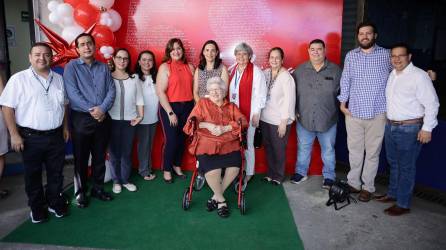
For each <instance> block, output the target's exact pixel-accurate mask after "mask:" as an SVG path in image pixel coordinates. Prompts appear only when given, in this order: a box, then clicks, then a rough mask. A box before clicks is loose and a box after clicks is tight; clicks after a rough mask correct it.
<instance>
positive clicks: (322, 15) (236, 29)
mask: <svg viewBox="0 0 446 250" xmlns="http://www.w3.org/2000/svg"><path fill="white" fill-rule="evenodd" d="M342 5H343V1H342V0H312V1H305V0H244V1H240V0H224V1H219V0H128V1H115V4H114V6H113V9H115V10H116V11H118V12H119V13H120V15H121V17H122V20H123V24H122V26H121V28H120V29H119V30H118V31H117V32H115V37H116V44H117V47H125V48H128V49H129V51H130V53H131V56H132V58H133V59H134V60H135V59H136V57H137V55H138V52H140V51H142V50H146V49H149V50H152V51H153V52H154V53H155V56H156V61H157V63H158V65H159V63H160V61H161V59H162V56H163V53H164V49H165V45H166V43H167V41H168V40H169V39H170V38H173V37H179V38H181V39H182V40H183V43H184V45H185V48H186V54H187V58H188V60H189V61H190V62H192V63H193V64H195V65H196V64H197V63H198V58H199V55H198V53H199V52H200V50H201V47H202V45H203V43H204V42H205V41H206V40H209V39H213V40H215V41H216V42H217V43H218V44H219V47H220V50H221V56H222V59H223V62H224V63H225V64H226V65H227V66H230V65H232V64H233V63H234V62H235V58H234V55H233V50H234V47H235V46H236V45H237V44H238V43H240V42H247V43H248V44H249V45H251V46H252V48H253V50H254V55H255V61H254V63H255V64H257V65H258V66H260V67H263V68H264V67H267V53H268V51H269V49H270V48H272V47H275V46H279V47H281V48H282V49H283V50H284V52H285V58H284V66H285V67H286V68H295V67H296V66H297V65H298V64H300V63H302V62H304V61H306V60H308V53H307V46H308V43H309V41H311V40H313V39H316V38H319V39H322V40H324V41H325V42H326V47H327V57H328V59H329V60H331V61H333V62H335V63H339V62H340V48H341V30H342ZM132 63H133V64H134V63H135V61H133V62H132ZM161 133H162V132H161V130H160V129H159V128H158V130H157V135H156V139H155V144H154V148H153V151H152V156H153V165H154V167H155V168H159V167H160V165H161V148H162V135H161ZM286 155H287V156H286V157H287V159H286V165H287V173H294V164H295V162H296V132H295V126H294V125H293V127H292V132H291V134H290V139H289V143H288V146H287V154H286ZM134 159H135V160H136V157H134ZM183 165H184V167H185V168H186V169H192V168H193V167H194V166H195V164H194V158H193V157H192V156H190V155H188V153H187V152H185V157H184V164H183ZM321 167H322V161H321V159H320V148H319V146H318V144H317V143H316V144H315V150H313V157H312V160H311V167H310V174H320V173H321ZM265 169H266V161H265V154H264V152H263V149H260V150H257V151H256V171H257V172H263V171H265Z"/></svg>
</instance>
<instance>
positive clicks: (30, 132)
mask: <svg viewBox="0 0 446 250" xmlns="http://www.w3.org/2000/svg"><path fill="white" fill-rule="evenodd" d="M18 128H19V130H20V132H22V133H24V134H28V135H52V134H55V133H57V132H59V131H61V130H62V126H60V127H58V128H55V129H50V130H36V129H32V128H27V127H20V126H19V127H18Z"/></svg>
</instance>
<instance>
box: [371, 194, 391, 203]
mask: <svg viewBox="0 0 446 250" xmlns="http://www.w3.org/2000/svg"><path fill="white" fill-rule="evenodd" d="M375 200H376V201H379V202H382V203H391V202H395V201H396V199H395V198H392V197H390V196H387V195H385V196H384V197H381V198H376V199H375Z"/></svg>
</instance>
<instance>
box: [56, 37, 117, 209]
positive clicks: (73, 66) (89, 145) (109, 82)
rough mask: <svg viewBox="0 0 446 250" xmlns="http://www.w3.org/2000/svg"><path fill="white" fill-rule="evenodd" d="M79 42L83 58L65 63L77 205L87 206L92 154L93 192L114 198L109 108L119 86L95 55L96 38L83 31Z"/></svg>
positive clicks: (96, 196)
mask: <svg viewBox="0 0 446 250" xmlns="http://www.w3.org/2000/svg"><path fill="white" fill-rule="evenodd" d="M75 43H76V51H77V52H78V53H79V58H78V59H76V60H71V61H70V62H69V63H68V64H67V65H66V66H65V71H64V83H65V89H66V91H67V96H68V99H69V101H70V106H71V107H70V108H71V117H70V118H71V119H70V121H71V131H72V137H73V147H74V165H75V170H74V173H75V175H74V183H75V198H76V204H77V206H78V207H80V208H84V207H86V206H88V199H87V197H86V193H87V191H88V188H87V173H88V161H89V157H90V154H91V173H92V177H93V188H92V190H91V193H90V195H91V197H94V198H97V199H99V200H103V201H109V200H112V196H111V195H110V194H109V193H108V192H105V191H104V188H103V186H104V175H105V154H106V149H107V144H108V139H109V138H110V125H111V119H110V116H109V115H108V113H107V112H108V110H109V109H110V108H111V107H112V105H113V102H114V100H115V95H116V90H115V85H114V83H113V79H112V77H111V74H110V70H109V69H108V66H107V65H106V64H104V63H102V62H99V61H97V60H95V58H94V54H95V49H96V46H95V41H94V38H93V37H92V36H91V35H90V34H86V33H83V34H80V35H79V36H78V37H77V38H76V39H75Z"/></svg>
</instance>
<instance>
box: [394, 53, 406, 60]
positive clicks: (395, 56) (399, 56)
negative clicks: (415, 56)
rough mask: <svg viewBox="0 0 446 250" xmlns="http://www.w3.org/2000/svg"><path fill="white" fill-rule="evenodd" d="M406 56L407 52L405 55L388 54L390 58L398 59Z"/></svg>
mask: <svg viewBox="0 0 446 250" xmlns="http://www.w3.org/2000/svg"><path fill="white" fill-rule="evenodd" d="M406 56H408V55H407V54H406V55H391V56H390V58H392V59H397V58H398V59H400V58H404V57H406Z"/></svg>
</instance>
